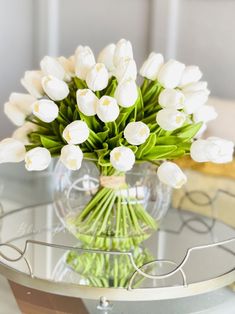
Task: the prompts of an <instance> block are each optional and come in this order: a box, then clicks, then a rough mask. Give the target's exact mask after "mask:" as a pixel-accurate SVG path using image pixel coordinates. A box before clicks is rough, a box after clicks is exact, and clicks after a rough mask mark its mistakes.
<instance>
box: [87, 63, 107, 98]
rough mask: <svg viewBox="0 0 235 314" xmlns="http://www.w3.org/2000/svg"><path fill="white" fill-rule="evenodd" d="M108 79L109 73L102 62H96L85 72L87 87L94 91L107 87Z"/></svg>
mask: <svg viewBox="0 0 235 314" xmlns="http://www.w3.org/2000/svg"><path fill="white" fill-rule="evenodd" d="M108 81H109V73H108V71H107V69H106V67H105V65H104V64H103V63H96V64H95V65H94V66H93V67H92V68H90V70H89V71H88V72H87V76H86V83H87V86H88V88H90V89H91V90H93V91H94V92H95V91H100V90H102V89H104V88H105V87H107V85H108Z"/></svg>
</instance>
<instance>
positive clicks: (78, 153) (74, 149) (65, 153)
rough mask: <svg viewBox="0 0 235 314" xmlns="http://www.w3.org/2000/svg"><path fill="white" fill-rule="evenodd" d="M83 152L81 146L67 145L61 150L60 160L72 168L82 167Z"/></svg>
mask: <svg viewBox="0 0 235 314" xmlns="http://www.w3.org/2000/svg"><path fill="white" fill-rule="evenodd" d="M82 159H83V152H82V150H81V148H80V147H79V146H75V145H65V146H64V147H63V148H62V150H61V156H60V161H61V162H62V163H63V164H64V165H65V167H66V168H68V169H70V170H78V169H80V168H81V165H82Z"/></svg>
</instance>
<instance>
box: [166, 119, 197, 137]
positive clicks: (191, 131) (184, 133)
mask: <svg viewBox="0 0 235 314" xmlns="http://www.w3.org/2000/svg"><path fill="white" fill-rule="evenodd" d="M201 126H202V122H198V123H196V124H188V125H186V126H183V127H181V128H179V129H177V130H175V131H173V132H172V135H177V136H178V137H181V138H184V139H185V140H190V139H192V138H193V137H194V136H195V135H196V134H197V132H198V131H199V130H200V128H201Z"/></svg>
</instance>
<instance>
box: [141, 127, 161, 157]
mask: <svg viewBox="0 0 235 314" xmlns="http://www.w3.org/2000/svg"><path fill="white" fill-rule="evenodd" d="M156 139H157V136H156V134H154V133H151V134H150V135H149V137H148V138H147V140H146V142H145V143H144V144H142V145H140V146H139V147H138V150H137V152H136V158H137V159H141V156H142V155H143V154H148V152H149V151H150V150H151V149H152V148H153V147H154V146H155V143H156Z"/></svg>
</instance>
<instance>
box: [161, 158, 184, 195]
mask: <svg viewBox="0 0 235 314" xmlns="http://www.w3.org/2000/svg"><path fill="white" fill-rule="evenodd" d="M157 175H158V178H159V180H160V181H161V182H163V183H164V184H166V185H169V186H170V187H172V188H174V189H180V188H181V187H182V185H184V184H185V183H186V182H187V177H186V175H185V174H184V173H183V171H182V170H181V169H180V167H179V166H177V165H176V164H175V163H173V162H170V161H165V162H163V163H162V164H161V165H160V166H159V167H158V170H157Z"/></svg>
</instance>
